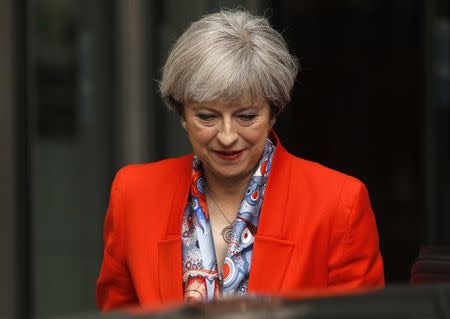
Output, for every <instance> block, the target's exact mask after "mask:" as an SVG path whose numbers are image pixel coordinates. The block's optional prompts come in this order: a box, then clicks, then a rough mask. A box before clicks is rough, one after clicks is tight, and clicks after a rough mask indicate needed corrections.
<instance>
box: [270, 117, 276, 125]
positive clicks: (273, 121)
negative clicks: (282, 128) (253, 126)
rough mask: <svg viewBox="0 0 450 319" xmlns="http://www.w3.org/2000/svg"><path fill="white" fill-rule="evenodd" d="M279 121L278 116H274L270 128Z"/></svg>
mask: <svg viewBox="0 0 450 319" xmlns="http://www.w3.org/2000/svg"><path fill="white" fill-rule="evenodd" d="M276 121H277V117H276V116H274V117H272V118H271V119H270V128H273V126H274V125H275V122H276Z"/></svg>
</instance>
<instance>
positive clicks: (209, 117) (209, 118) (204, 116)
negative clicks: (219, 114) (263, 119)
mask: <svg viewBox="0 0 450 319" xmlns="http://www.w3.org/2000/svg"><path fill="white" fill-rule="evenodd" d="M197 117H198V118H199V119H200V120H201V121H212V120H214V119H215V118H216V115H214V114H202V113H200V114H197ZM238 117H239V119H240V120H242V121H246V122H250V121H252V120H254V119H255V118H256V114H241V115H239V116H238Z"/></svg>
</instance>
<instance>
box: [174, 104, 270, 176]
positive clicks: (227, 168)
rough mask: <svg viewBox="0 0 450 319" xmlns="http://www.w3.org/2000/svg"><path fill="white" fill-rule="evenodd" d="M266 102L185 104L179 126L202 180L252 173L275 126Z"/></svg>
mask: <svg viewBox="0 0 450 319" xmlns="http://www.w3.org/2000/svg"><path fill="white" fill-rule="evenodd" d="M270 114H271V112H270V106H269V104H268V103H267V102H266V101H259V102H251V101H248V100H247V99H241V100H239V101H233V102H225V101H215V102H207V103H187V104H186V105H185V106H184V116H183V117H182V125H183V127H184V128H185V129H186V131H187V133H188V135H189V139H190V141H191V144H192V148H193V151H194V154H195V155H196V156H197V157H198V158H199V159H200V160H201V161H202V164H203V169H204V171H205V174H206V176H208V177H209V176H211V177H213V178H219V179H222V178H226V179H236V180H237V181H239V180H242V179H245V178H246V177H248V176H249V175H250V174H252V173H253V170H254V169H255V166H256V165H257V164H258V160H259V158H260V156H261V154H262V152H263V150H264V144H265V142H266V139H267V136H268V134H269V132H270V130H271V129H272V126H273V124H274V123H275V118H271V115H270Z"/></svg>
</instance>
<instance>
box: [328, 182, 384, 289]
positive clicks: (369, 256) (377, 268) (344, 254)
mask: <svg viewBox="0 0 450 319" xmlns="http://www.w3.org/2000/svg"><path fill="white" fill-rule="evenodd" d="M349 178H350V177H349ZM350 179H351V180H349V181H348V182H349V183H348V184H347V187H344V190H343V193H342V196H341V203H340V205H339V209H338V215H337V220H336V221H335V225H334V228H333V236H332V238H331V243H330V244H331V247H332V250H331V253H330V258H329V273H328V274H329V275H328V287H330V288H336V289H344V290H347V289H353V288H373V287H383V286H384V270H383V260H382V257H381V254H380V250H379V243H378V231H377V225H376V222H375V217H374V215H373V212H372V208H371V206H370V200H369V194H368V192H367V189H366V187H365V186H364V184H363V183H361V182H360V181H358V180H355V179H353V178H350ZM346 188H347V189H346Z"/></svg>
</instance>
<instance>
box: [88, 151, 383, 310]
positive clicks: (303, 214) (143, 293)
mask: <svg viewBox="0 0 450 319" xmlns="http://www.w3.org/2000/svg"><path fill="white" fill-rule="evenodd" d="M191 169H192V155H187V156H183V157H179V158H173V159H167V160H163V161H160V162H156V163H150V164H141V165H130V166H127V167H125V168H123V169H121V170H120V171H119V172H118V174H117V176H116V178H115V180H114V182H113V185H112V190H111V197H110V204H109V207H108V211H107V215H106V219H105V227H104V243H105V249H104V257H103V263H102V266H101V270H100V275H99V278H98V281H97V303H98V306H99V308H100V309H101V310H110V309H115V308H122V307H127V306H133V305H141V306H155V305H157V304H164V303H173V302H182V301H183V289H182V256H181V253H182V252H181V249H182V248H181V220H182V215H183V211H184V207H185V205H186V201H187V198H188V193H189V187H190V181H191ZM383 285H384V274H383V261H382V258H381V255H380V251H379V248H378V234H377V227H376V223H375V218H374V216H373V213H372V209H371V207H370V202H369V196H368V193H367V190H366V187H365V186H364V184H362V183H361V182H360V181H359V180H357V179H355V178H353V177H350V176H348V175H345V174H342V173H339V172H336V171H334V170H331V169H328V168H326V167H323V166H321V165H319V164H316V163H313V162H310V161H306V160H303V159H300V158H297V157H294V156H293V155H291V154H289V153H288V152H286V150H285V149H284V148H283V147H282V146H281V144H280V143H278V147H277V150H276V152H275V155H274V159H273V162H272V168H271V171H270V175H269V179H268V181H267V187H266V193H265V197H264V203H263V206H262V210H261V213H260V219H259V224H258V230H257V234H256V238H255V242H254V249H253V257H252V265H251V269H250V277H249V287H248V292H249V293H264V294H266V293H269V294H296V293H299V292H301V291H307V290H310V289H316V290H317V289H322V288H324V289H325V288H327V289H330V288H331V289H333V290H336V289H339V290H346V291H348V290H351V289H360V288H367V287H382V286H383Z"/></svg>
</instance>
